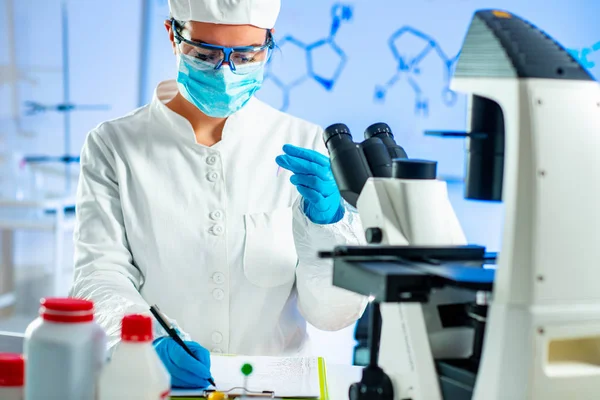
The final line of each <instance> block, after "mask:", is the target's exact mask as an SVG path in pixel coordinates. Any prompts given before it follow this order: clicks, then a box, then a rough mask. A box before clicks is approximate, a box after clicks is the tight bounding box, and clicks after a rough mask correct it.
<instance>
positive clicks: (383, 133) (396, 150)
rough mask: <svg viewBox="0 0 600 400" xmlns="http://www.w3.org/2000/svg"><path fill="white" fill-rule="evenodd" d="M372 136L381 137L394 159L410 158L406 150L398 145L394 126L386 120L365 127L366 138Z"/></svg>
mask: <svg viewBox="0 0 600 400" xmlns="http://www.w3.org/2000/svg"><path fill="white" fill-rule="evenodd" d="M372 137H377V138H379V139H381V141H382V142H383V144H385V147H386V148H387V150H388V153H389V154H390V157H391V158H392V159H394V158H408V156H407V155H406V151H404V149H403V148H402V147H401V146H398V144H397V143H396V141H395V140H394V135H393V134H392V128H390V126H389V125H388V124H386V123H385V122H377V123H375V124H372V125H370V126H369V127H368V128H367V129H365V139H370V138H372Z"/></svg>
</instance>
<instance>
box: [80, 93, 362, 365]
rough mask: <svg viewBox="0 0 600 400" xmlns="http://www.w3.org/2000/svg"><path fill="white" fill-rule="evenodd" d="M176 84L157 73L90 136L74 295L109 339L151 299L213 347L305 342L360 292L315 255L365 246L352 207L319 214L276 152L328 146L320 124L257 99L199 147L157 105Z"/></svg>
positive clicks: (351, 314)
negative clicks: (339, 215) (324, 217)
mask: <svg viewBox="0 0 600 400" xmlns="http://www.w3.org/2000/svg"><path fill="white" fill-rule="evenodd" d="M176 90H177V89H176V85H175V82H174V81H167V82H163V83H161V84H160V85H159V86H158V87H157V89H156V92H155V95H154V98H153V100H152V102H151V103H150V104H149V105H147V106H145V107H142V108H140V109H138V110H136V111H134V112H132V113H130V114H128V115H126V116H124V117H122V118H119V119H116V120H113V121H109V122H106V123H103V124H101V125H100V126H98V127H97V128H96V129H94V130H93V131H91V132H90V133H89V135H88V136H87V139H86V142H85V144H84V147H83V151H82V153H81V175H80V181H79V186H78V193H77V204H76V209H77V224H76V228H75V235H74V239H75V279H74V285H73V288H72V290H71V295H73V296H76V297H81V298H86V299H90V300H93V301H94V302H95V307H96V316H97V321H98V322H99V323H100V324H101V325H102V326H103V327H104V328H105V329H106V331H107V333H108V335H109V346H110V347H111V348H112V346H113V345H114V344H116V343H118V341H119V334H120V321H121V318H122V317H123V315H124V314H125V313H140V312H141V313H148V307H149V306H148V305H152V304H157V305H158V306H159V308H160V309H161V310H162V311H163V312H164V313H165V314H166V315H167V316H168V317H169V318H171V319H173V320H175V321H176V322H177V324H178V326H179V327H180V328H181V329H182V331H184V332H185V333H186V334H187V335H189V337H188V338H191V339H192V340H195V341H197V342H199V343H200V344H201V345H203V346H204V347H206V348H207V349H209V350H210V351H212V352H225V353H236V354H248V355H286V354H307V352H308V353H309V351H308V350H307V349H309V348H310V347H309V346H307V343H308V337H307V334H306V321H308V322H309V323H311V324H312V325H314V326H315V327H317V328H320V329H323V330H338V329H342V328H344V327H347V326H349V325H351V324H352V323H354V322H355V321H356V320H357V319H358V318H359V317H360V316H361V315H362V312H363V311H364V308H365V306H366V303H367V299H366V298H365V297H364V296H359V295H356V294H354V293H350V292H348V291H345V290H343V289H340V288H336V287H333V286H332V285H331V278H332V263H331V260H323V259H319V258H318V256H317V253H318V251H319V250H328V249H329V250H331V249H332V248H333V247H334V246H335V245H338V244H350V245H352V244H362V243H364V235H363V233H362V232H363V231H362V227H361V225H360V221H359V218H358V214H356V213H355V212H352V211H351V210H347V212H346V214H345V217H344V219H343V220H342V221H340V222H338V223H336V224H330V225H317V224H313V223H312V222H310V221H309V220H308V219H307V218H306V217H305V216H304V214H303V213H302V211H301V203H302V199H301V197H300V196H299V194H298V192H297V190H296V188H295V187H294V186H293V185H292V184H291V183H290V181H289V177H290V176H291V175H290V173H288V172H287V171H284V170H279V168H278V166H277V164H276V163H275V157H276V156H277V155H280V154H283V152H282V146H283V145H284V144H286V143H290V144H294V145H296V146H300V147H305V148H311V149H316V150H318V151H321V152H322V153H324V154H326V150H325V147H324V145H323V144H322V136H321V135H322V129H321V128H319V127H318V126H316V125H313V124H310V123H308V122H305V121H303V120H300V119H298V118H295V117H292V116H290V115H286V114H284V113H281V112H279V111H277V110H275V109H273V108H271V107H269V106H268V105H266V104H264V103H262V102H261V101H259V100H258V99H255V98H254V99H252V100H251V101H250V102H249V103H248V104H247V106H246V107H244V108H243V109H242V110H240V111H239V112H237V113H236V114H234V115H232V116H231V117H229V118H228V120H227V122H226V124H225V128H224V130H223V137H222V140H221V141H220V142H219V143H217V144H216V145H214V146H212V147H206V146H202V145H199V144H197V143H196V141H195V137H194V133H193V130H192V127H191V125H190V124H189V122H188V121H187V120H186V119H184V118H183V117H181V116H180V115H178V114H176V113H174V112H173V111H171V110H170V109H168V108H167V107H166V106H165V105H164V103H165V102H166V101H167V100H170V99H171V98H172V97H173V96H174V95H175V93H176ZM157 332H158V331H157ZM156 334H157V335H159V334H160V333H156Z"/></svg>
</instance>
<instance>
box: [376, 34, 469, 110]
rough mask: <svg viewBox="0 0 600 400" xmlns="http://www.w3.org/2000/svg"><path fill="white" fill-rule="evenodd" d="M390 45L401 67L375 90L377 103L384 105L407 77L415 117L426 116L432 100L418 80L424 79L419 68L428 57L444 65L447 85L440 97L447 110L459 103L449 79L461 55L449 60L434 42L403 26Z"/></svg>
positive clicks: (398, 66) (390, 39)
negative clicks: (412, 97)
mask: <svg viewBox="0 0 600 400" xmlns="http://www.w3.org/2000/svg"><path fill="white" fill-rule="evenodd" d="M388 45H389V47H390V49H391V51H392V54H393V55H394V58H395V59H396V62H397V63H398V64H397V69H396V73H395V74H394V75H393V76H392V77H391V78H390V79H389V80H388V81H387V82H386V83H384V84H383V85H377V86H376V87H375V100H376V101H379V102H383V101H385V97H386V94H387V92H388V91H389V90H390V89H391V88H392V87H393V86H394V85H395V84H396V83H397V82H398V81H399V80H400V79H401V78H402V77H404V78H405V79H406V81H407V82H408V84H409V85H410V87H411V88H412V90H413V91H414V93H415V113H416V114H424V115H425V116H427V115H428V113H429V100H428V99H427V97H426V96H425V94H424V93H423V90H422V88H421V85H420V84H419V82H418V80H417V77H418V76H419V75H421V68H420V65H421V64H422V63H423V62H424V61H425V59H426V58H427V57H429V56H434V57H439V58H440V60H441V61H442V63H443V65H444V71H443V72H444V82H445V84H444V87H443V88H442V90H441V93H440V94H441V96H442V100H443V101H444V103H445V104H446V105H447V106H452V105H454V104H455V103H456V100H457V95H456V93H455V92H454V91H452V90H450V79H451V78H452V74H453V71H454V66H455V65H456V61H457V59H458V55H456V56H454V57H449V56H448V55H447V54H446V53H445V52H444V50H443V49H442V47H441V46H440V44H439V43H438V42H437V41H436V40H435V39H434V38H432V37H431V36H429V35H427V34H425V33H423V32H421V31H420V30H418V29H416V28H413V27H410V26H404V27H402V28H400V29H398V30H397V31H396V32H394V33H393V34H392V36H391V37H390V38H389V40H388Z"/></svg>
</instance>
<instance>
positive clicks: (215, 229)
mask: <svg viewBox="0 0 600 400" xmlns="http://www.w3.org/2000/svg"><path fill="white" fill-rule="evenodd" d="M223 232H225V228H223V226H222V225H215V226H213V228H212V233H213V235H216V236H221V235H222V234H223Z"/></svg>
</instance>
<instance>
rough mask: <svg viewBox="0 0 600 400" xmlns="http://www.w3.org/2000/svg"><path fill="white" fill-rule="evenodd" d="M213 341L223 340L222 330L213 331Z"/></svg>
mask: <svg viewBox="0 0 600 400" xmlns="http://www.w3.org/2000/svg"><path fill="white" fill-rule="evenodd" d="M212 341H213V342H215V343H217V344H219V343H221V342H222V341H223V335H221V332H213V334H212Z"/></svg>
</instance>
